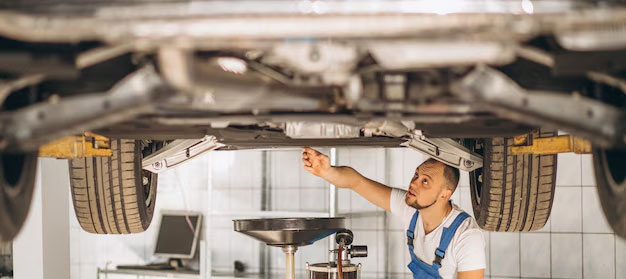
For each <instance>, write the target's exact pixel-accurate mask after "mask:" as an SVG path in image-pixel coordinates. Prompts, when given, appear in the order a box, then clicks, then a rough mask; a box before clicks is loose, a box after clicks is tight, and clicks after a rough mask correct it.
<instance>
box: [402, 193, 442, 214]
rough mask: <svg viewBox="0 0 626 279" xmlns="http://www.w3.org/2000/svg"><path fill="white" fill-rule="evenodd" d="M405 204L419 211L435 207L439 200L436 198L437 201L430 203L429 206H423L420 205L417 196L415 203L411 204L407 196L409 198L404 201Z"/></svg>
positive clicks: (407, 197)
mask: <svg viewBox="0 0 626 279" xmlns="http://www.w3.org/2000/svg"><path fill="white" fill-rule="evenodd" d="M404 202H405V203H406V204H407V205H408V206H410V207H413V208H415V209H417V210H422V209H426V208H429V207H431V206H433V205H434V204H435V203H437V198H435V200H434V201H433V202H432V203H430V204H429V205H421V204H419V202H418V201H417V196H415V202H412V203H411V202H409V196H408V195H407V196H406V198H405V200H404Z"/></svg>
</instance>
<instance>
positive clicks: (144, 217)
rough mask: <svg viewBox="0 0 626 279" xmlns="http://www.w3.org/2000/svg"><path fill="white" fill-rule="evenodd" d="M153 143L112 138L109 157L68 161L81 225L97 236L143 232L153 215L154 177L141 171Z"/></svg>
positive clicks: (75, 205)
mask: <svg viewBox="0 0 626 279" xmlns="http://www.w3.org/2000/svg"><path fill="white" fill-rule="evenodd" d="M156 148H157V143H155V142H144V141H139V140H128V139H111V150H112V151H113V156H111V157H92V158H81V159H72V160H70V162H69V164H70V179H71V180H70V185H71V190H72V199H73V202H74V210H75V212H76V217H77V218H78V222H79V223H80V226H81V227H82V228H83V229H84V230H85V231H87V232H90V233H97V234H128V233H138V232H143V231H145V230H146V229H147V228H148V226H150V222H151V221H152V215H153V214H154V206H155V202H156V189H157V175H156V174H154V173H151V172H148V171H144V170H142V167H141V161H142V159H143V157H144V156H146V155H147V154H150V153H152V152H154V150H156Z"/></svg>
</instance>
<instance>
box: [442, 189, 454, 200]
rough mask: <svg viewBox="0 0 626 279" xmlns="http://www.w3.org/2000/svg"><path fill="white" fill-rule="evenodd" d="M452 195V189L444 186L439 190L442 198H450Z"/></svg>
mask: <svg viewBox="0 0 626 279" xmlns="http://www.w3.org/2000/svg"><path fill="white" fill-rule="evenodd" d="M451 197H452V190H450V188H448V187H445V188H443V191H441V198H442V199H444V200H446V201H447V200H450V198H451Z"/></svg>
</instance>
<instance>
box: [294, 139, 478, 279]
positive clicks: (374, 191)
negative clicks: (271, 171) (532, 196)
mask: <svg viewBox="0 0 626 279" xmlns="http://www.w3.org/2000/svg"><path fill="white" fill-rule="evenodd" d="M302 161H303V162H304V168H305V169H306V170H307V171H309V172H310V173H312V174H314V175H316V176H319V177H321V178H323V179H324V180H326V181H328V182H329V183H331V184H333V185H335V186H337V187H339V188H349V189H352V190H354V191H355V192H357V193H358V194H359V195H361V196H362V197H364V198H365V199H367V200H368V201H370V202H371V203H374V204H375V205H377V206H379V207H381V208H383V209H385V210H386V211H389V212H391V213H392V214H397V215H399V216H401V218H402V220H403V221H404V222H405V224H406V227H407V228H408V229H407V247H408V250H409V253H410V255H411V259H412V261H411V264H409V269H410V270H411V272H413V277H414V278H428V279H430V278H457V276H458V278H459V279H469V278H471V279H473V278H483V277H484V271H485V240H484V238H483V236H482V232H481V231H480V229H479V227H478V224H476V220H474V219H473V218H472V217H470V216H469V215H468V214H467V213H465V212H463V211H462V210H460V209H459V208H458V206H457V205H455V204H452V202H451V201H450V197H451V196H452V194H453V193H454V190H455V189H456V187H457V184H458V182H459V170H458V169H456V168H453V167H450V166H448V165H445V164H443V163H441V162H439V161H436V160H434V159H429V160H426V161H425V162H424V163H422V164H421V165H419V166H418V167H417V169H416V170H415V174H414V175H413V178H412V179H411V183H410V185H409V188H408V191H404V190H400V189H394V188H391V187H388V186H386V185H383V184H380V183H378V182H376V181H373V180H370V179H368V178H366V177H364V176H362V175H361V174H360V173H358V172H357V171H355V170H354V169H352V168H350V167H332V166H331V165H330V160H329V159H328V157H327V156H326V155H324V154H322V153H320V152H318V151H317V150H314V149H311V148H308V147H305V148H304V149H303V151H302Z"/></svg>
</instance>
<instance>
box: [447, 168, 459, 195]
mask: <svg viewBox="0 0 626 279" xmlns="http://www.w3.org/2000/svg"><path fill="white" fill-rule="evenodd" d="M460 176H461V172H460V171H459V169H457V168H455V167H452V166H449V165H446V164H444V167H443V177H445V178H446V181H447V182H448V186H449V187H450V190H452V192H453V193H454V190H456V186H457V185H459V177H460Z"/></svg>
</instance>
